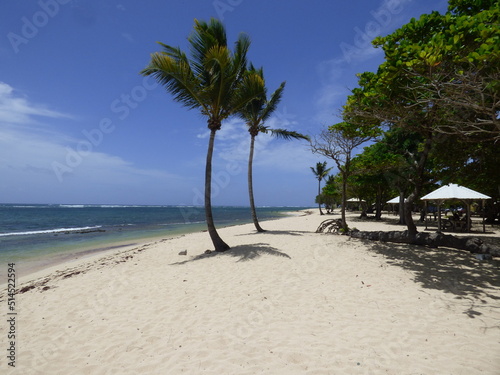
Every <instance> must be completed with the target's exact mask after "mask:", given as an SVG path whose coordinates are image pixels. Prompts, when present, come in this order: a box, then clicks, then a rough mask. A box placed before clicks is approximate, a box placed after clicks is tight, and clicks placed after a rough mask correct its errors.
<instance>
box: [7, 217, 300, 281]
mask: <svg viewBox="0 0 500 375" xmlns="http://www.w3.org/2000/svg"><path fill="white" fill-rule="evenodd" d="M307 210H308V209H302V210H297V211H283V212H282V214H283V216H282V217H276V218H270V219H262V220H259V221H261V222H268V221H273V220H280V219H282V218H286V217H289V216H294V215H296V214H297V215H300V213H301V212H302V211H307ZM248 224H251V219H249V222H245V223H237V224H226V225H220V226H217V229H218V230H219V229H223V228H227V227H233V226H239V225H248ZM206 231H207V229H206V223H195V224H192V226H185V227H182V228H177V229H174V230H169V231H168V232H167V231H166V232H165V233H163V234H154V235H146V236H138V235H135V236H131V237H130V238H127V239H116V238H111V239H105V240H101V241H98V244H96V245H87V246H73V247H71V248H70V249H69V250H63V251H59V252H57V253H52V254H43V255H42V256H40V257H32V258H29V259H28V260H25V261H16V262H14V263H17V264H18V265H19V263H23V267H22V271H21V272H20V271H19V270H18V271H17V276H18V279H19V280H22V282H23V283H28V282H30V281H33V280H31V279H32V278H33V277H35V276H38V275H40V277H43V276H44V274H45V273H46V271H47V272H49V271H61V270H62V271H64V269H66V268H72V267H74V265H75V264H79V263H80V260H81V261H82V262H84V261H85V260H86V259H91V260H93V259H94V258H96V259H98V258H99V257H107V256H109V255H110V254H113V253H116V254H115V255H117V256H118V255H119V254H120V253H121V252H127V251H129V250H130V248H132V247H141V246H145V245H149V244H152V243H156V242H158V241H162V240H166V239H171V238H177V237H182V236H184V235H188V234H191V233H202V232H206ZM6 274H7V272H6V269H5V270H4V269H2V270H0V290H2V289H3V288H5V287H6V286H7V277H6Z"/></svg>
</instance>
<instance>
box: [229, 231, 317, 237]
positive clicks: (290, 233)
mask: <svg viewBox="0 0 500 375" xmlns="http://www.w3.org/2000/svg"><path fill="white" fill-rule="evenodd" d="M310 233H311V232H307V231H302V230H265V231H264V232H257V231H255V232H250V233H243V234H238V236H255V235H262V234H281V235H286V236H302V235H304V234H310Z"/></svg>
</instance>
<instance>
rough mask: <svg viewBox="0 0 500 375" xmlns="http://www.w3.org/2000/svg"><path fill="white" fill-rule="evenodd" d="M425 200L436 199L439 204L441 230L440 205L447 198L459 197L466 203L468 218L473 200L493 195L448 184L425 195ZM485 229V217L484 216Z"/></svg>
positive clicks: (468, 228)
mask: <svg viewBox="0 0 500 375" xmlns="http://www.w3.org/2000/svg"><path fill="white" fill-rule="evenodd" d="M420 199H421V200H423V201H435V202H436V203H437V206H438V232H439V231H441V210H440V206H441V204H442V203H443V202H444V201H445V200H452V199H458V200H461V201H463V202H464V203H465V205H466V208H467V218H469V217H470V207H469V205H470V203H471V202H472V201H484V200H486V199H491V197H489V196H487V195H484V194H481V193H479V192H477V191H475V190H472V189H469V188H466V187H464V186H460V185H457V184H448V185H444V186H441V187H440V188H439V189H436V190H434V191H433V192H432V193H429V194H427V195H424V196H423V197H422V198H420ZM469 230H470V225H469V222H467V231H469ZM483 231H485V227H484V218H483Z"/></svg>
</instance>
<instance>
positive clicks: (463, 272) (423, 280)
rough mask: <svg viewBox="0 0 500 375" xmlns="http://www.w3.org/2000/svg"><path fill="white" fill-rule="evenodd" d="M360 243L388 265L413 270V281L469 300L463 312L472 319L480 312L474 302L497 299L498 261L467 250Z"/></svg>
mask: <svg viewBox="0 0 500 375" xmlns="http://www.w3.org/2000/svg"><path fill="white" fill-rule="evenodd" d="M363 242H364V243H366V244H367V245H368V246H369V248H370V249H371V250H372V251H374V252H376V253H378V254H381V255H383V256H384V257H385V258H386V260H387V263H388V264H391V265H395V266H399V267H402V268H403V269H405V270H408V271H411V272H413V273H414V274H415V278H414V281H415V282H417V283H419V284H421V285H422V287H423V288H427V289H437V290H441V291H443V292H445V293H452V294H454V295H455V296H456V297H455V299H457V300H460V299H468V300H470V301H471V308H469V309H468V310H467V311H465V314H467V315H468V316H469V317H471V318H474V317H475V316H477V315H481V313H480V312H478V311H475V310H474V309H473V308H474V306H475V305H476V304H479V305H482V304H487V303H488V302H487V301H486V300H485V298H491V299H493V300H500V297H499V296H498V290H499V289H500V262H499V261H497V260H492V261H479V260H477V259H476V258H475V257H473V256H472V255H471V254H469V253H468V252H465V251H462V250H456V249H449V248H439V249H429V248H426V247H423V246H416V245H406V244H395V243H384V242H377V243H374V242H373V241H363ZM493 291H497V293H496V294H494V293H492V292H493Z"/></svg>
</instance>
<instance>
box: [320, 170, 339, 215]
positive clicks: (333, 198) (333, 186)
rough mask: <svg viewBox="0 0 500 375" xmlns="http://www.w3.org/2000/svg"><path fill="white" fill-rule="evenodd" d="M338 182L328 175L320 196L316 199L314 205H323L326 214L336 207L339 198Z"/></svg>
mask: <svg viewBox="0 0 500 375" xmlns="http://www.w3.org/2000/svg"><path fill="white" fill-rule="evenodd" d="M337 185H338V181H337V179H336V178H335V176H333V175H329V176H328V178H327V179H326V183H325V186H323V188H322V189H321V194H320V195H318V197H317V198H316V203H319V204H324V205H325V208H326V213H327V214H329V213H332V212H333V210H334V209H335V206H336V205H337V202H338V201H339V200H340V199H339V198H340V197H339V193H338V191H339V189H338V186H337Z"/></svg>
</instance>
